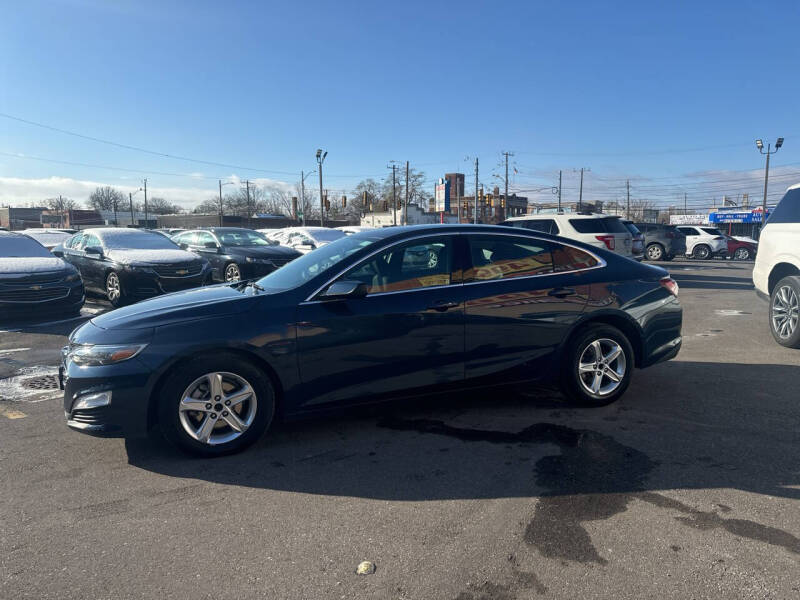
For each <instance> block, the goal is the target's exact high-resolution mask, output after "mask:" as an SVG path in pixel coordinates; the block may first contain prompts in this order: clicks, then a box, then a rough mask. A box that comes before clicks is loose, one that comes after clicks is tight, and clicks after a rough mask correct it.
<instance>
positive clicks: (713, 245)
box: [678, 225, 728, 260]
mask: <svg viewBox="0 0 800 600" xmlns="http://www.w3.org/2000/svg"><path fill="white" fill-rule="evenodd" d="M678 231H680V232H681V233H682V234H683V235H685V236H686V254H688V255H689V256H691V257H693V258H699V259H701V260H705V259H706V258H713V257H714V256H726V255H727V254H728V240H726V239H725V236H723V235H722V233H720V231H719V230H718V229H715V228H713V227H703V226H701V225H691V226H689V225H680V226H679V227H678Z"/></svg>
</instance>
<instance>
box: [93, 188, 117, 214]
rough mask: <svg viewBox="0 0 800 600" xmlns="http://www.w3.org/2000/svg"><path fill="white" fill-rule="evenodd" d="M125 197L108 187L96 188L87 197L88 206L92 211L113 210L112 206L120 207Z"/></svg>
mask: <svg viewBox="0 0 800 600" xmlns="http://www.w3.org/2000/svg"><path fill="white" fill-rule="evenodd" d="M124 200H125V195H124V194H123V193H122V192H120V191H119V190H118V189H116V188H113V187H111V186H109V185H107V186H105V187H98V188H95V190H94V191H93V192H92V193H91V195H90V196H89V202H88V203H89V206H90V207H91V208H93V209H94V210H114V206H117V207H119V206H121V205H122V203H123V201H124Z"/></svg>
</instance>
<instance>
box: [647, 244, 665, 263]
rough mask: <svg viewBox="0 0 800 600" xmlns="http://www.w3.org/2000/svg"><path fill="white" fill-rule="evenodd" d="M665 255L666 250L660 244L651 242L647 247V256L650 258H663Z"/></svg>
mask: <svg viewBox="0 0 800 600" xmlns="http://www.w3.org/2000/svg"><path fill="white" fill-rule="evenodd" d="M663 256H664V251H663V250H662V249H661V246H659V245H658V244H650V245H649V246H648V247H647V258H649V259H650V260H661V259H662V258H663Z"/></svg>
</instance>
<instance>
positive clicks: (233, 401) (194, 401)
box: [178, 371, 258, 446]
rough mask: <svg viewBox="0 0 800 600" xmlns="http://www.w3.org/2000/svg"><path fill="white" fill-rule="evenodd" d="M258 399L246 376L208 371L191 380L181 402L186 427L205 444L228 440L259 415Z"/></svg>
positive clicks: (196, 438)
mask: <svg viewBox="0 0 800 600" xmlns="http://www.w3.org/2000/svg"><path fill="white" fill-rule="evenodd" d="M257 407H258V401H257V398H256V393H255V390H253V386H251V385H250V384H249V383H248V382H247V380H246V379H244V378H243V377H241V376H239V375H236V374H235V373H228V372H226V371H222V372H215V373H206V374H205V375H203V376H201V377H198V378H197V379H195V380H194V381H193V382H192V383H190V384H189V387H187V388H186V389H185V390H184V392H183V395H182V396H181V401H180V404H179V405H178V416H179V417H180V422H181V425H182V426H183V430H184V431H185V432H186V433H187V434H189V436H190V437H192V438H193V439H195V440H197V441H198V442H200V443H202V444H208V445H209V446H216V445H219V444H226V443H228V442H231V441H233V440H235V439H236V438H238V437H239V436H241V435H242V434H243V433H244V432H245V431H247V429H248V428H249V427H250V425H252V423H253V420H254V419H255V417H256V410H257Z"/></svg>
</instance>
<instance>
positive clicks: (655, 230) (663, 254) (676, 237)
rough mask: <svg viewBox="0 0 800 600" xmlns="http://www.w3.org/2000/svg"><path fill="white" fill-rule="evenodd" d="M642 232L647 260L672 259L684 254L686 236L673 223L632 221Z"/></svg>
mask: <svg viewBox="0 0 800 600" xmlns="http://www.w3.org/2000/svg"><path fill="white" fill-rule="evenodd" d="M634 225H635V226H636V228H637V229H638V230H639V231H641V232H642V233H644V255H645V258H647V260H672V259H673V258H675V257H676V256H683V255H684V254H686V236H685V235H683V234H682V233H681V232H680V231H678V230H677V228H676V227H675V225H665V224H664V223H634Z"/></svg>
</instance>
